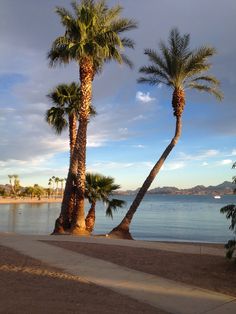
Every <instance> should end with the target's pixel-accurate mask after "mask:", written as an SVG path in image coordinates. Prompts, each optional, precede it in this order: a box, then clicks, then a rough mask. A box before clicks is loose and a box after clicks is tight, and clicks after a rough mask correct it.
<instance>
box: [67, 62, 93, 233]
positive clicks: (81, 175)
mask: <svg viewBox="0 0 236 314" xmlns="http://www.w3.org/2000/svg"><path fill="white" fill-rule="evenodd" d="M93 77H94V68H93V63H92V61H91V60H90V59H89V58H84V59H83V60H82V61H81V62H80V82H81V85H80V91H81V98H80V102H81V107H80V112H79V128H78V134H79V136H78V134H77V139H76V140H77V141H76V145H77V144H78V150H77V156H78V171H77V178H76V206H75V208H74V212H73V217H72V227H71V232H72V233H73V234H88V232H87V231H86V226H85V214H84V193H85V177H86V144H87V126H88V120H89V113H90V106H91V100H92V81H93Z"/></svg>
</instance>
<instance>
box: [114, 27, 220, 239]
mask: <svg viewBox="0 0 236 314" xmlns="http://www.w3.org/2000/svg"><path fill="white" fill-rule="evenodd" d="M189 40H190V36H189V34H185V35H183V36H181V35H180V33H179V31H178V29H172V30H171V32H170V35H169V40H168V44H165V43H164V42H161V43H160V46H159V48H160V52H156V51H154V50H151V49H146V50H145V55H147V56H148V59H149V61H150V65H148V66H144V67H141V69H140V72H141V73H142V74H144V76H142V77H141V78H139V80H138V82H139V83H147V84H151V85H159V84H163V85H166V86H168V87H169V88H171V89H172V91H173V92H172V107H173V114H174V117H175V118H176V128H175V134H174V137H173V138H172V140H171V142H170V144H169V145H168V146H167V148H166V149H165V151H164V152H163V154H162V155H161V157H160V159H159V160H158V161H157V163H156V164H155V166H154V167H153V169H152V170H151V172H150V173H149V175H148V177H147V178H146V180H145V181H144V183H143V185H142V187H141V189H140V190H139V192H138V194H137V195H136V197H135V199H134V201H133V203H132V204H131V206H130V208H129V210H128V212H127V214H126V216H125V217H124V219H123V220H122V222H121V223H120V224H119V225H118V226H117V227H116V228H114V229H113V230H112V231H111V232H110V235H111V236H112V235H114V236H118V237H126V238H131V235H130V233H129V226H130V223H131V220H132V218H133V215H134V213H135V212H136V210H137V208H138V206H139V204H140V202H141V201H142V199H143V197H144V195H145V194H146V192H147V190H148V189H149V187H150V185H151V184H152V182H153V180H154V179H155V177H156V175H157V174H158V172H159V170H160V169H161V167H162V165H163V163H164V162H165V160H166V158H167V157H168V155H169V154H170V152H171V150H172V149H173V148H174V146H175V145H176V143H177V142H178V139H179V137H180V135H181V129H182V113H183V111H184V106H185V90H186V89H188V88H191V89H196V90H198V91H204V92H207V93H210V94H213V95H214V96H215V97H216V98H217V99H219V100H221V99H222V94H221V92H220V91H219V89H218V87H219V81H218V80H217V79H216V78H215V77H214V76H212V75H209V74H205V73H206V72H207V71H208V70H209V69H210V67H211V64H210V63H209V61H208V59H209V58H210V57H212V56H213V55H214V54H215V49H214V48H212V47H208V46H203V47H200V48H198V49H196V50H191V49H190V47H189Z"/></svg>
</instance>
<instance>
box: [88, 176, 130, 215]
mask: <svg viewBox="0 0 236 314" xmlns="http://www.w3.org/2000/svg"><path fill="white" fill-rule="evenodd" d="M119 188H120V186H119V185H118V184H115V183H114V178H112V177H106V176H103V175H101V174H98V173H89V172H88V173H86V192H85V195H86V198H87V199H88V201H89V202H90V203H93V202H94V203H96V202H97V201H102V202H104V203H106V204H107V205H108V207H107V210H106V215H107V216H110V217H112V216H113V215H112V210H116V209H117V207H122V206H123V205H124V203H125V202H124V201H122V200H118V199H110V198H109V197H110V195H111V194H112V193H113V192H115V191H116V190H118V189H119Z"/></svg>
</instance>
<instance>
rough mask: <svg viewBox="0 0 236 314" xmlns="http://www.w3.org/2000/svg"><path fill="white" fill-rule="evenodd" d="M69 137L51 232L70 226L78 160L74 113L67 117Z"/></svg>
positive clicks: (63, 229)
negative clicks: (63, 181) (58, 209)
mask: <svg viewBox="0 0 236 314" xmlns="http://www.w3.org/2000/svg"><path fill="white" fill-rule="evenodd" d="M69 138H70V168H69V171H68V175H67V180H66V184H65V190H64V194H63V199H62V205H61V212H60V216H59V217H58V218H57V219H56V222H55V227H54V231H53V233H52V234H64V233H65V232H66V231H67V230H69V229H70V227H71V220H72V213H73V208H74V205H75V192H74V181H75V177H76V175H77V168H78V161H77V154H76V149H75V144H76V138H77V118H76V115H75V114H72V115H70V117H69Z"/></svg>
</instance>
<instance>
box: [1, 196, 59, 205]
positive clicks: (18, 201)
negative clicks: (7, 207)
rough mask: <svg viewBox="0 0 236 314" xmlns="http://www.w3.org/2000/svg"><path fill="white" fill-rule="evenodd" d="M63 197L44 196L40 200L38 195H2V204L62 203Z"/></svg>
mask: <svg viewBox="0 0 236 314" xmlns="http://www.w3.org/2000/svg"><path fill="white" fill-rule="evenodd" d="M61 202H62V198H56V199H55V198H47V197H42V198H41V199H40V200H39V199H38V198H37V197H34V198H30V197H24V198H11V197H4V198H3V197H0V204H26V203H61Z"/></svg>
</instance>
